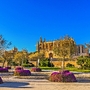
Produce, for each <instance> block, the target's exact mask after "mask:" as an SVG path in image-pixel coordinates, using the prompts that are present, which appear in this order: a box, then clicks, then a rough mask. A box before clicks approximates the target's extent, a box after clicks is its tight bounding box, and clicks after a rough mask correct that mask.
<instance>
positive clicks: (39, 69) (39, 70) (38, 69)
mask: <svg viewBox="0 0 90 90" xmlns="http://www.w3.org/2000/svg"><path fill="white" fill-rule="evenodd" d="M31 71H32V72H41V71H42V70H41V68H38V67H33V68H31Z"/></svg>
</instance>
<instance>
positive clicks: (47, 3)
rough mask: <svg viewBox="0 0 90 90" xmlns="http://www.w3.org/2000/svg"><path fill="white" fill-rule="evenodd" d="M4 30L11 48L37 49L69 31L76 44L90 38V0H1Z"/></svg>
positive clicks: (0, 25)
mask: <svg viewBox="0 0 90 90" xmlns="http://www.w3.org/2000/svg"><path fill="white" fill-rule="evenodd" d="M0 34H2V35H3V37H4V38H5V39H6V40H8V41H11V42H12V45H11V47H10V48H12V47H14V46H16V47H17V48H18V49H19V50H21V49H23V48H26V49H27V50H28V51H29V52H32V51H35V50H36V47H35V45H36V43H37V42H38V40H39V38H40V36H42V38H46V40H47V41H50V40H55V39H59V38H60V37H61V36H64V35H69V36H71V37H73V38H74V40H75V42H76V44H85V43H88V42H90V0H0Z"/></svg>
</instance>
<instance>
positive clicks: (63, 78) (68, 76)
mask: <svg viewBox="0 0 90 90" xmlns="http://www.w3.org/2000/svg"><path fill="white" fill-rule="evenodd" d="M49 80H50V81H53V82H76V81H77V80H76V78H75V76H74V74H73V73H71V72H69V71H68V70H65V71H61V72H53V73H52V74H51V75H50V78H49Z"/></svg>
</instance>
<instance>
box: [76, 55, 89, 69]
mask: <svg viewBox="0 0 90 90" xmlns="http://www.w3.org/2000/svg"><path fill="white" fill-rule="evenodd" d="M77 64H78V65H80V68H81V69H90V57H88V56H80V57H78V58H77Z"/></svg>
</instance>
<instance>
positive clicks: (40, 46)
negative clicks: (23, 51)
mask: <svg viewBox="0 0 90 90" xmlns="http://www.w3.org/2000/svg"><path fill="white" fill-rule="evenodd" d="M62 41H63V40H61V41H60V42H61V44H60V43H58V40H55V41H49V42H48V41H46V40H45V39H44V40H42V37H40V40H39V42H38V43H37V51H38V52H41V51H42V52H44V55H45V57H47V58H58V56H57V55H55V54H54V52H53V47H55V46H59V45H62ZM67 42H68V40H67ZM69 42H70V44H71V43H72V44H75V42H74V40H73V39H72V38H71V40H70V41H69ZM69 42H68V43H69ZM68 43H67V44H68ZM87 55H89V50H88V49H87V48H86V47H85V46H84V45H76V51H75V54H74V55H73V57H78V56H87ZM67 57H68V56H67Z"/></svg>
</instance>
